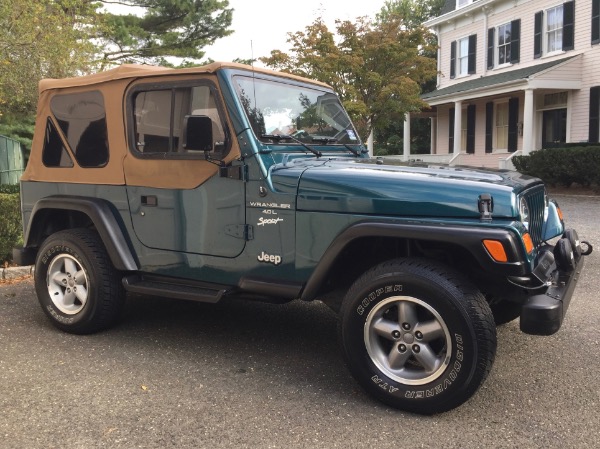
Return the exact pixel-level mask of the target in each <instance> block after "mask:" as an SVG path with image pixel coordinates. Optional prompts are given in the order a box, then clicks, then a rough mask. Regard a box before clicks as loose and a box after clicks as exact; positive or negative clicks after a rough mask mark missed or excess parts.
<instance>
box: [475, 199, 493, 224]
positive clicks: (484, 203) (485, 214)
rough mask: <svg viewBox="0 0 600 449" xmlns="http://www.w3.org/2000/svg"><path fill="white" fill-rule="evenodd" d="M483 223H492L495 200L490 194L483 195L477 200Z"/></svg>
mask: <svg viewBox="0 0 600 449" xmlns="http://www.w3.org/2000/svg"><path fill="white" fill-rule="evenodd" d="M477 205H478V207H479V213H480V214H481V220H482V221H491V220H492V212H493V211H494V198H493V197H492V195H490V194H489V193H482V194H481V195H479V198H478V200H477Z"/></svg>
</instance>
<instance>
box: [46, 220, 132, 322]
mask: <svg viewBox="0 0 600 449" xmlns="http://www.w3.org/2000/svg"><path fill="white" fill-rule="evenodd" d="M35 289H36V293H37V297H38V300H39V302H40V304H41V306H42V309H43V310H44V312H45V313H46V315H47V316H48V318H50V320H51V321H52V323H53V324H54V325H55V326H56V327H58V328H59V329H61V330H63V331H65V332H70V333H74V334H89V333H92V332H96V331H99V330H102V329H105V328H107V327H109V326H111V325H112V324H113V323H114V322H115V321H116V319H117V318H118V315H119V312H120V311H121V308H122V306H123V303H124V300H125V292H124V289H123V286H122V285H121V282H120V277H119V273H118V271H117V270H116V269H115V268H114V267H113V265H112V263H111V260H110V258H109V256H108V254H107V252H106V249H105V248H104V245H103V244H102V241H101V240H100V238H99V236H98V234H97V233H95V232H93V231H91V230H89V229H69V230H66V231H60V232H57V233H55V234H52V235H51V236H50V237H48V238H47V239H46V241H45V242H44V243H43V244H42V246H41V248H40V251H39V252H38V256H37V260H36V264H35Z"/></svg>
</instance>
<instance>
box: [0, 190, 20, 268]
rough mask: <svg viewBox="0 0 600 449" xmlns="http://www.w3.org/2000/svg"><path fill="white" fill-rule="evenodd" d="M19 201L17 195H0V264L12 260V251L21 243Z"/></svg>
mask: <svg viewBox="0 0 600 449" xmlns="http://www.w3.org/2000/svg"><path fill="white" fill-rule="evenodd" d="M21 223H22V221H21V200H20V197H19V195H18V194H15V193H12V194H6V193H0V262H4V261H9V260H11V259H12V249H13V248H14V247H15V246H17V245H19V244H21V243H22V242H23V227H22V224H21Z"/></svg>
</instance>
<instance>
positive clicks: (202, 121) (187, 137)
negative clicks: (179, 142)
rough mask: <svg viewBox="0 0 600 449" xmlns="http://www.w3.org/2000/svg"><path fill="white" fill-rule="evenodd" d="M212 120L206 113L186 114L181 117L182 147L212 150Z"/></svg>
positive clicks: (195, 149) (194, 149) (193, 149)
mask: <svg viewBox="0 0 600 449" xmlns="http://www.w3.org/2000/svg"><path fill="white" fill-rule="evenodd" d="M212 127H213V124H212V120H211V118H210V117H207V116H206V115H186V116H185V117H184V119H183V130H184V135H183V148H184V149H185V150H192V151H212V150H213V133H212Z"/></svg>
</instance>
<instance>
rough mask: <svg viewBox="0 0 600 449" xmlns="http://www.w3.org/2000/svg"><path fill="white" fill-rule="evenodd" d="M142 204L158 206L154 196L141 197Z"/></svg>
mask: <svg viewBox="0 0 600 449" xmlns="http://www.w3.org/2000/svg"><path fill="white" fill-rule="evenodd" d="M142 204H143V205H144V206H152V207H153V206H158V198H156V195H142Z"/></svg>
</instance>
